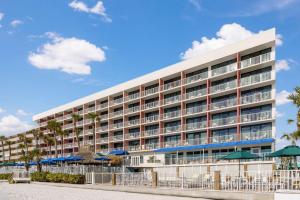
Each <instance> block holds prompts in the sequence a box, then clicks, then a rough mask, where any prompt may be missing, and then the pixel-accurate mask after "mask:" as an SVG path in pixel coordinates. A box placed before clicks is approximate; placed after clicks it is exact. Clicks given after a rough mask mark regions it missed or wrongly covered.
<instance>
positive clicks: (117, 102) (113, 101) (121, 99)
mask: <svg viewBox="0 0 300 200" xmlns="http://www.w3.org/2000/svg"><path fill="white" fill-rule="evenodd" d="M110 103H111V105H112V106H113V105H117V104H121V103H123V98H118V99H115V100H112V101H111V102H110Z"/></svg>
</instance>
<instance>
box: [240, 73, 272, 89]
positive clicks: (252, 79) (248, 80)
mask: <svg viewBox="0 0 300 200" xmlns="http://www.w3.org/2000/svg"><path fill="white" fill-rule="evenodd" d="M271 77H272V75H271V72H264V73H260V74H256V75H251V76H247V77H243V78H241V86H246V85H252V84H255V83H260V82H263V81H267V80H271Z"/></svg>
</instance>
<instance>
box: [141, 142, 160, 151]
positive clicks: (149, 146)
mask: <svg viewBox="0 0 300 200" xmlns="http://www.w3.org/2000/svg"><path fill="white" fill-rule="evenodd" d="M158 148H159V144H158V143H151V144H145V147H144V149H145V150H153V149H158Z"/></svg>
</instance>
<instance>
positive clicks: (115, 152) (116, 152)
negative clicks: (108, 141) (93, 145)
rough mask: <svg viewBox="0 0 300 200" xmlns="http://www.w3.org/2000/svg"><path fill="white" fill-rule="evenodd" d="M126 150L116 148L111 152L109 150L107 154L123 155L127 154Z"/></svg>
mask: <svg viewBox="0 0 300 200" xmlns="http://www.w3.org/2000/svg"><path fill="white" fill-rule="evenodd" d="M128 154H129V153H128V151H124V150H121V149H116V150H112V151H111V152H109V155H115V156H124V155H128Z"/></svg>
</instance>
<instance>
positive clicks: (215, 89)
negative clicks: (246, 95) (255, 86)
mask: <svg viewBox="0 0 300 200" xmlns="http://www.w3.org/2000/svg"><path fill="white" fill-rule="evenodd" d="M236 86H237V83H236V80H232V81H228V82H226V83H221V84H218V85H214V86H211V93H212V94H213V93H217V92H222V91H226V90H230V89H234V88H235V87H236Z"/></svg>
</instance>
